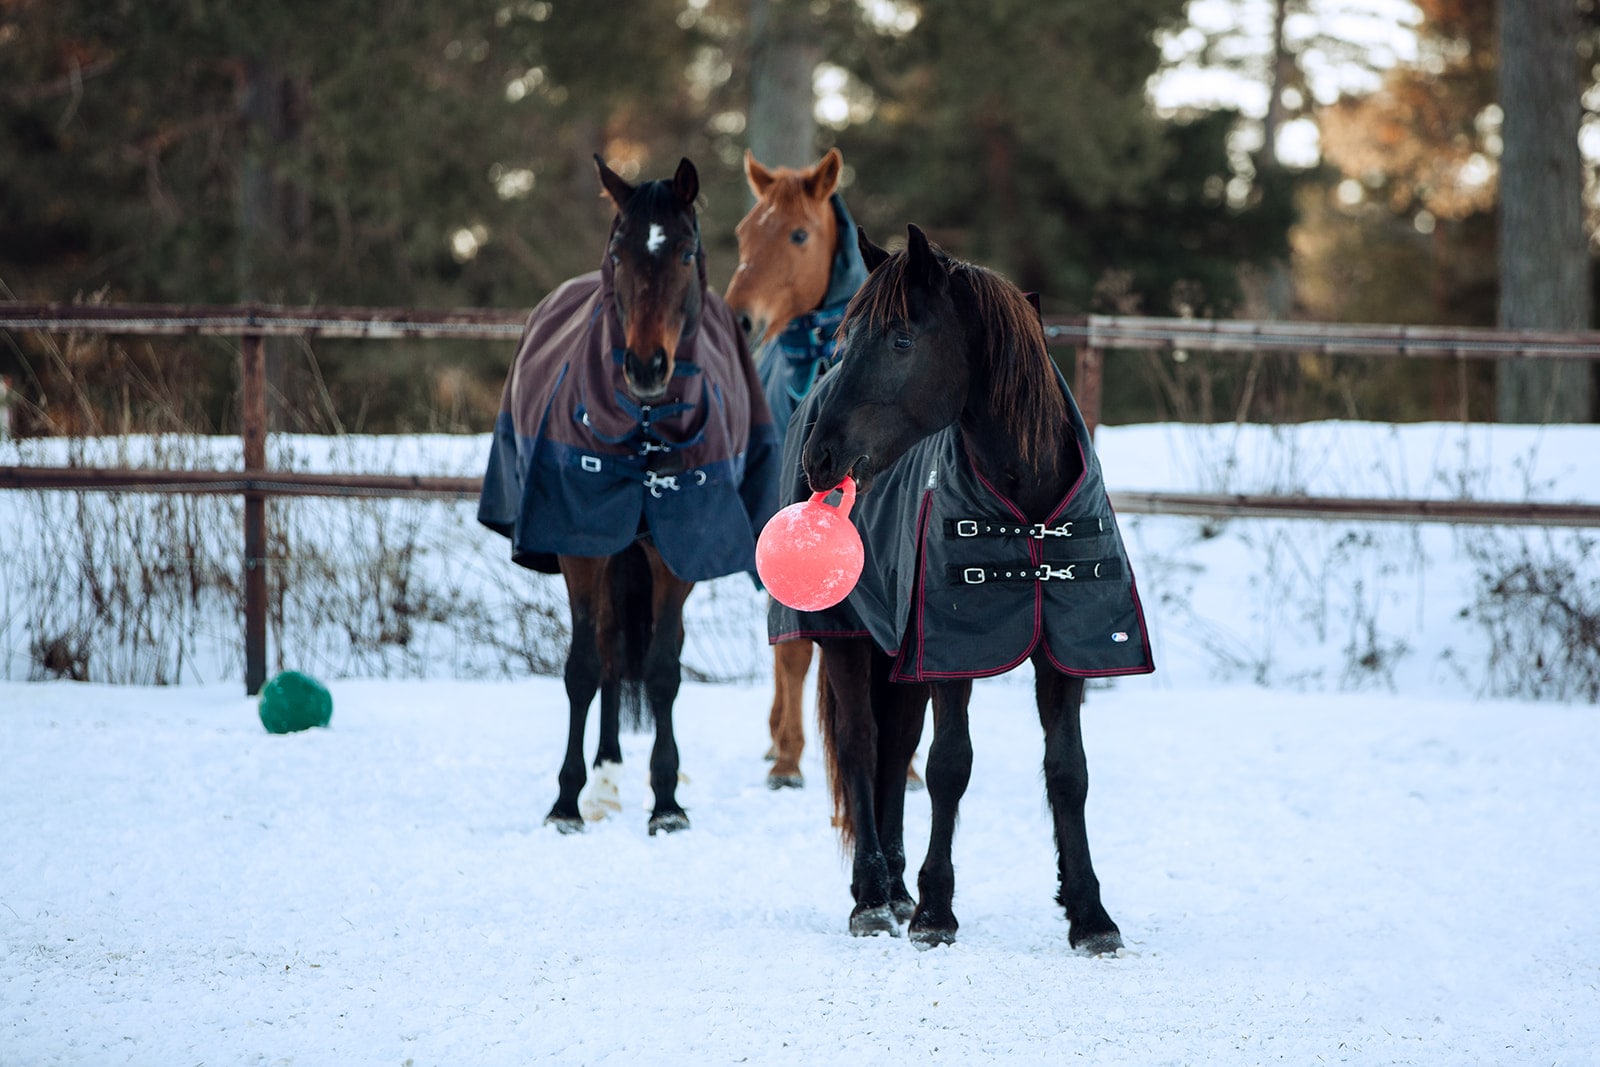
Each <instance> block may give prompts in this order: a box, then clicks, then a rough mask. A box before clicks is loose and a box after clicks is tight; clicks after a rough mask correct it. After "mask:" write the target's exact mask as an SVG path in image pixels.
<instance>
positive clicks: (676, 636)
mask: <svg viewBox="0 0 1600 1067" xmlns="http://www.w3.org/2000/svg"><path fill="white" fill-rule="evenodd" d="M646 555H647V556H648V557H649V560H650V575H651V594H650V596H651V617H652V619H653V620H654V621H653V625H652V627H651V632H650V647H649V648H648V649H646V650H645V656H644V692H645V699H646V700H647V701H648V702H649V704H650V714H651V716H652V717H653V718H654V719H655V723H656V742H655V745H654V747H653V748H651V750H650V788H651V789H652V790H653V791H654V793H655V807H654V808H653V809H652V810H651V812H650V833H651V835H652V836H654V835H655V834H657V833H672V832H673V831H675V830H687V829H688V828H689V815H688V813H687V812H685V811H684V810H683V808H682V807H680V806H679V804H678V742H677V739H676V738H675V737H674V736H673V732H672V706H673V704H674V702H676V701H677V699H678V689H679V687H680V686H681V685H682V682H683V664H682V660H681V657H682V655H683V604H684V601H685V600H687V599H688V598H689V593H690V592H691V591H692V590H693V589H694V583H693V582H685V581H683V580H681V579H679V578H678V577H677V576H676V575H674V574H673V573H672V571H671V570H669V569H668V568H667V565H666V563H665V562H663V561H662V559H661V554H660V553H659V552H657V551H656V550H655V548H654V547H653V546H652V547H650V548H648V549H647V550H646Z"/></svg>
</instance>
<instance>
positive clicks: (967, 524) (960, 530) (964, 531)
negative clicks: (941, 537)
mask: <svg viewBox="0 0 1600 1067" xmlns="http://www.w3.org/2000/svg"><path fill="white" fill-rule="evenodd" d="M956 536H957V537H977V536H978V520H977V519H957V520H956Z"/></svg>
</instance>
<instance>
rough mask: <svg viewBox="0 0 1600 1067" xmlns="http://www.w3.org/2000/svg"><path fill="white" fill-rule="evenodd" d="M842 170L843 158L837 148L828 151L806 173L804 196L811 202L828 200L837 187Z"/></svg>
mask: <svg viewBox="0 0 1600 1067" xmlns="http://www.w3.org/2000/svg"><path fill="white" fill-rule="evenodd" d="M842 169H844V156H842V155H840V154H839V150H838V149H837V148H830V149H828V154H827V155H825V156H823V157H822V158H821V159H820V160H818V161H817V162H816V164H815V165H814V166H812V168H811V169H810V170H808V171H806V177H805V187H806V196H808V197H810V198H811V199H812V200H826V199H828V197H830V196H832V195H833V191H834V190H835V189H837V188H838V187H839V172H840V171H841V170H842Z"/></svg>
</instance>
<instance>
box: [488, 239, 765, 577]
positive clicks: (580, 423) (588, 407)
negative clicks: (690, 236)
mask: <svg viewBox="0 0 1600 1067" xmlns="http://www.w3.org/2000/svg"><path fill="white" fill-rule="evenodd" d="M700 263H701V265H700V285H701V288H702V303H701V313H700V318H699V321H698V323H697V324H696V325H695V326H694V328H693V330H692V332H691V333H690V335H689V336H687V337H685V338H683V339H682V340H681V341H680V343H679V345H678V349H677V354H676V360H675V364H676V366H675V369H674V372H673V377H672V383H671V385H670V387H669V388H668V391H667V395H666V397H664V398H663V399H661V400H659V401H656V402H654V403H651V404H640V403H638V402H636V401H635V400H634V399H633V398H632V397H631V396H630V395H629V393H628V390H627V388H626V386H625V385H624V382H623V375H622V352H623V339H622V327H621V320H620V318H619V316H618V313H617V308H616V298H615V293H614V289H613V284H612V273H611V264H610V261H609V259H608V260H607V261H605V262H604V263H603V264H602V265H601V269H600V270H598V271H595V272H592V273H589V274H585V275H582V276H580V277H577V278H573V279H571V280H570V281H567V282H564V283H563V284H562V285H561V286H559V287H558V288H557V289H555V291H553V292H552V293H550V294H549V295H548V296H547V297H545V299H544V300H542V301H541V302H540V303H539V305H538V306H537V307H536V308H534V310H533V314H532V315H531V316H530V317H529V319H528V324H527V326H526V327H525V328H524V330H523V333H522V340H521V341H520V342H519V344H518V348H517V356H516V360H515V362H514V363H513V364H512V368H511V373H510V374H509V375H508V376H507V378H506V388H505V393H504V395H503V398H502V400H501V403H500V412H499V415H498V416H497V417H496V419H495V426H494V437H493V442H492V445H491V448H490V453H489V465H488V470H487V472H486V473H485V475H484V479H483V490H482V494H481V496H480V497H479V500H478V521H479V522H481V523H483V524H484V525H485V526H487V527H489V528H490V529H491V530H495V531H496V532H498V533H501V534H503V535H505V536H506V537H508V538H510V539H511V558H512V559H513V560H514V561H516V562H517V563H519V564H521V565H523V566H525V567H529V568H532V569H534V570H539V571H544V572H546V573H555V572H556V571H557V570H558V569H559V568H558V566H557V560H556V557H557V556H560V555H570V556H610V555H614V554H616V553H617V552H620V551H622V550H623V549H624V548H626V547H627V546H628V545H629V544H631V543H632V542H633V541H634V540H636V539H639V538H641V537H648V538H650V539H651V540H652V541H653V542H654V544H655V546H656V548H657V550H658V551H659V552H660V553H661V558H662V559H663V560H664V561H665V562H666V564H667V566H668V567H669V568H671V570H672V573H673V574H675V575H677V576H678V577H679V578H681V579H683V580H684V581H691V582H693V581H703V580H706V579H710V578H717V577H721V576H722V575H725V574H733V573H736V572H738V571H746V572H748V573H750V574H751V575H752V576H754V574H755V541H756V535H757V534H758V533H759V532H760V530H761V527H762V526H764V525H765V524H766V522H767V520H768V519H769V518H771V517H772V514H773V512H774V511H776V510H777V501H778V463H779V460H780V458H781V457H780V447H781V442H780V439H779V435H778V432H777V430H776V429H775V427H774V426H773V422H772V415H771V412H770V410H769V409H768V407H767V402H766V399H765V397H764V395H763V394H762V390H761V385H760V382H759V381H758V379H757V377H756V370H755V364H754V362H753V361H752V360H751V358H750V352H749V349H748V348H747V347H746V345H745V341H744V336H743V334H742V333H741V332H740V331H739V328H738V325H737V324H736V323H735V321H734V317H733V313H732V312H731V311H729V310H728V306H727V304H725V303H724V302H723V301H722V298H721V297H719V296H717V294H715V293H714V292H711V291H709V290H707V289H705V260H704V256H701V257H700Z"/></svg>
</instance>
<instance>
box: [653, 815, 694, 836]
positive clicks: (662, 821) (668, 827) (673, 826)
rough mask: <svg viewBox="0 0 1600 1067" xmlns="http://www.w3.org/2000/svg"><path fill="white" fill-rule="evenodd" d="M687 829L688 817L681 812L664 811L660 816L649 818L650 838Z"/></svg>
mask: <svg viewBox="0 0 1600 1067" xmlns="http://www.w3.org/2000/svg"><path fill="white" fill-rule="evenodd" d="M688 828H689V816H687V815H685V814H684V813H683V812H681V811H664V812H662V813H661V814H660V815H652V816H650V836H651V837H654V836H656V834H658V833H661V834H674V833H677V832H678V831H679V830H687V829H688Z"/></svg>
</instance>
